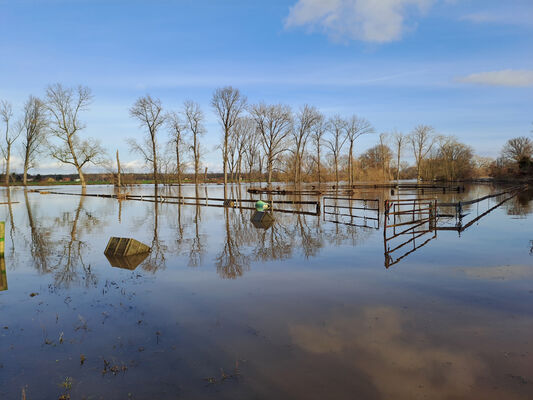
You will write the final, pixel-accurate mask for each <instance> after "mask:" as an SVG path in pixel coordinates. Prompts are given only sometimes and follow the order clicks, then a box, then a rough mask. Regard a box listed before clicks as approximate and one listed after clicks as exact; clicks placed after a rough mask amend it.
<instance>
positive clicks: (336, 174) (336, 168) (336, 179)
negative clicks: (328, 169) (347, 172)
mask: <svg viewBox="0 0 533 400" xmlns="http://www.w3.org/2000/svg"><path fill="white" fill-rule="evenodd" d="M333 158H334V162H335V183H336V184H337V186H339V162H338V160H337V154H335V155H334V156H333Z"/></svg>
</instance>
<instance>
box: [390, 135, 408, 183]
mask: <svg viewBox="0 0 533 400" xmlns="http://www.w3.org/2000/svg"><path fill="white" fill-rule="evenodd" d="M392 140H393V143H394V148H395V150H396V185H398V184H399V183H400V165H401V154H402V149H403V147H404V146H405V140H406V137H405V135H404V134H403V133H401V132H394V133H393V135H392Z"/></svg>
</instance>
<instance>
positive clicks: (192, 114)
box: [184, 100, 205, 185]
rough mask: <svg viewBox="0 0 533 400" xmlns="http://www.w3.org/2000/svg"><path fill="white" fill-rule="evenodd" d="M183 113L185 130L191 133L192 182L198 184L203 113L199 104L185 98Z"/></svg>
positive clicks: (203, 131) (203, 129)
mask: <svg viewBox="0 0 533 400" xmlns="http://www.w3.org/2000/svg"><path fill="white" fill-rule="evenodd" d="M184 114H185V120H186V126H187V130H188V131H189V132H190V133H191V135H192V142H193V143H192V146H191V150H192V152H193V159H194V184H195V185H197V184H198V174H199V173H200V136H201V135H203V134H204V133H205V128H204V125H203V121H204V113H203V112H202V110H201V109H200V105H199V104H198V103H195V102H193V101H190V100H187V101H186V102H185V103H184Z"/></svg>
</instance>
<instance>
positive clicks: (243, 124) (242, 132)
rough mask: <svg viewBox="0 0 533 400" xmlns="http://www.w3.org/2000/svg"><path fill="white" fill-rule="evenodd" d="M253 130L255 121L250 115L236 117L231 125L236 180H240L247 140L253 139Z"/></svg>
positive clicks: (254, 129) (254, 130)
mask: <svg viewBox="0 0 533 400" xmlns="http://www.w3.org/2000/svg"><path fill="white" fill-rule="evenodd" d="M255 132H256V126H255V121H254V120H253V119H252V118H250V117H240V118H238V119H237V121H235V124H234V125H233V127H232V133H231V141H232V142H233V146H232V147H234V158H235V174H236V175H237V181H238V182H240V181H241V174H242V163H243V159H244V157H245V155H244V154H245V152H246V147H247V145H248V141H250V140H253V137H254V134H255Z"/></svg>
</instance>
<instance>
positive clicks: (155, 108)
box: [129, 95, 166, 187]
mask: <svg viewBox="0 0 533 400" xmlns="http://www.w3.org/2000/svg"><path fill="white" fill-rule="evenodd" d="M130 116H131V117H132V118H135V119H137V120H138V121H139V124H140V125H141V127H146V129H147V130H148V132H147V135H146V136H145V137H144V140H143V142H141V143H139V142H137V141H136V140H135V139H130V140H129V144H130V148H131V150H132V151H134V152H136V153H138V154H140V155H142V156H143V157H144V160H145V162H146V163H147V164H152V169H153V178H154V184H155V186H156V187H157V185H158V183H159V173H158V172H159V170H158V165H157V163H158V142H157V131H158V130H159V128H161V126H162V125H163V124H164V123H165V119H166V116H165V114H164V113H163V106H162V105H161V100H159V99H158V98H152V97H151V96H150V95H146V96H144V97H139V98H138V99H137V101H136V102H135V103H134V104H133V106H132V107H131V108H130Z"/></svg>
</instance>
